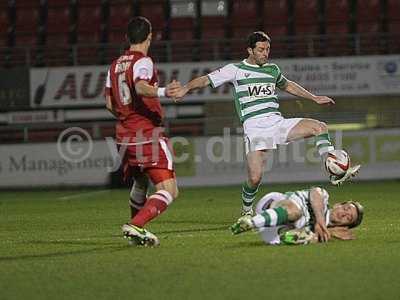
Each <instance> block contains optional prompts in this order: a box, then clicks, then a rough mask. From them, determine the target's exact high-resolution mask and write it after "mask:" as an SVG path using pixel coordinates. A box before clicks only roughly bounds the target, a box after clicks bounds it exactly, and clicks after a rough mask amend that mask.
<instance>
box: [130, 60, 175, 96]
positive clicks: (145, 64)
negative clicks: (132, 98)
mask: <svg viewBox="0 0 400 300" xmlns="http://www.w3.org/2000/svg"><path fill="white" fill-rule="evenodd" d="M153 72H154V65H153V61H152V60H151V59H150V58H149V57H143V58H141V59H139V60H138V61H136V62H135V64H134V66H133V80H134V82H135V90H136V93H137V94H138V95H141V96H145V97H174V96H175V93H176V92H177V91H178V88H180V87H181V85H180V83H179V82H177V81H176V80H173V81H172V82H171V83H169V84H167V85H166V86H165V87H155V86H153V85H151V84H150V83H149V81H150V80H151V78H152V77H153Z"/></svg>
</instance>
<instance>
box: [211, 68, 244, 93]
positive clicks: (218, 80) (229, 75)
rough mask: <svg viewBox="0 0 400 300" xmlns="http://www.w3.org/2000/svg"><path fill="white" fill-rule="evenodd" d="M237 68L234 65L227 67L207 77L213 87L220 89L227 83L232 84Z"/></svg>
mask: <svg viewBox="0 0 400 300" xmlns="http://www.w3.org/2000/svg"><path fill="white" fill-rule="evenodd" d="M236 72H237V67H236V66H235V65H234V64H229V65H226V66H224V67H222V68H220V69H218V70H215V71H214V72H211V73H210V74H208V75H207V77H208V79H209V80H210V82H211V85H212V87H214V88H216V87H219V86H220V85H221V84H224V83H226V82H232V81H233V80H234V79H235V76H236Z"/></svg>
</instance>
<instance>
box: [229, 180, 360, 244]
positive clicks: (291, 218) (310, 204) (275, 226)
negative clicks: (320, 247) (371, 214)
mask: <svg viewBox="0 0 400 300" xmlns="http://www.w3.org/2000/svg"><path fill="white" fill-rule="evenodd" d="M328 199H329V194H328V192H327V191H326V190H324V189H322V188H319V187H313V188H311V189H307V190H300V191H295V192H287V193H285V194H282V193H277V192H273V193H269V194H267V195H265V196H264V197H263V198H262V199H261V200H260V201H259V202H258V203H257V206H256V215H255V216H254V217H252V216H249V215H246V216H243V217H241V218H239V219H238V221H237V222H236V223H235V224H233V225H232V227H231V230H232V233H233V234H238V233H242V232H245V231H248V230H251V229H258V230H259V232H260V234H261V237H262V239H263V240H264V241H265V242H266V243H269V244H280V243H282V242H283V243H289V244H307V243H310V242H318V241H320V242H327V241H328V240H329V239H330V238H331V237H336V238H339V239H343V240H348V239H354V236H353V234H352V232H351V231H350V228H353V227H356V226H358V225H360V224H361V221H362V219H363V207H362V206H361V204H360V203H358V202H356V201H346V202H342V203H337V204H335V205H334V206H333V207H332V208H331V209H329V208H328Z"/></svg>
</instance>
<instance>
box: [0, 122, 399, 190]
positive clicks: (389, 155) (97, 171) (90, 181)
mask: <svg viewBox="0 0 400 300" xmlns="http://www.w3.org/2000/svg"><path fill="white" fill-rule="evenodd" d="M333 137H334V139H335V144H336V146H337V147H338V148H344V149H346V150H347V151H348V152H349V153H350V154H351V158H352V160H353V161H354V162H355V163H361V164H362V165H363V167H362V171H361V173H360V175H359V177H357V180H371V179H373V180H378V179H395V178H400V130H399V128H395V129H390V130H386V129H385V130H383V129H375V130H364V131H347V132H343V133H342V132H339V131H337V132H333ZM174 146H175V147H174V148H175V155H176V161H177V163H176V171H177V176H178V181H179V185H180V186H211V185H230V184H239V183H241V182H242V181H243V180H244V179H245V176H246V170H245V164H244V156H243V154H244V152H243V141H242V138H241V136H239V135H229V132H225V134H224V136H215V137H211V138H207V137H198V138H192V139H184V138H180V139H175V143H174ZM68 149H69V150H68ZM110 149H113V148H112V147H111V148H110V147H109V144H108V143H107V142H106V141H94V142H87V141H86V142H81V143H75V144H73V145H68V144H67V143H66V142H64V143H60V144H57V143H46V144H18V145H2V146H0V188H3V189H5V188H32V187H42V186H52V187H59V186H68V187H70V186H106V185H109V184H110V182H111V180H112V177H113V176H112V173H110V171H111V170H113V169H114V170H115V166H117V165H116V160H115V159H114V158H113V156H112V154H111V153H112V151H111V150H110ZM66 150H68V151H69V152H68V151H67V152H65V151H66ZM71 153H72V154H79V155H78V156H79V159H77V160H76V159H74V158H73V157H71V156H70V154H71ZM82 158H84V159H82ZM264 180H265V181H266V182H276V183H278V182H280V183H287V182H313V181H326V174H325V172H324V170H323V169H322V167H321V163H320V160H319V157H318V155H317V154H316V152H315V149H314V142H313V140H312V139H310V140H307V141H299V142H296V143H293V144H290V145H288V146H282V147H280V148H279V149H278V150H277V151H275V152H274V155H273V156H272V158H271V160H270V161H269V162H268V163H267V170H266V175H265V176H264Z"/></svg>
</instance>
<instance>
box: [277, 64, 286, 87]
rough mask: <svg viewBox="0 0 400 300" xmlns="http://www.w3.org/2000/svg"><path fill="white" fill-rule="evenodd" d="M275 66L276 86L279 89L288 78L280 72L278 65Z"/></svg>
mask: <svg viewBox="0 0 400 300" xmlns="http://www.w3.org/2000/svg"><path fill="white" fill-rule="evenodd" d="M276 68H277V73H278V74H277V77H276V86H277V87H278V88H280V89H281V88H284V87H285V86H286V84H287V81H288V80H287V78H286V77H285V76H284V75H283V74H282V72H281V69H280V68H279V67H278V66H276Z"/></svg>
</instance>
